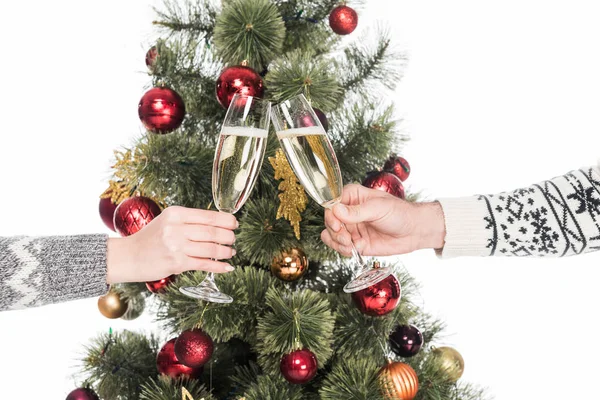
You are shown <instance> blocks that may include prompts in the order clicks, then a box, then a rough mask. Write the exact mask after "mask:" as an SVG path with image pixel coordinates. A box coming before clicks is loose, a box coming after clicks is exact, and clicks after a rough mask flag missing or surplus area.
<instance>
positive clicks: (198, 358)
mask: <svg viewBox="0 0 600 400" xmlns="http://www.w3.org/2000/svg"><path fill="white" fill-rule="evenodd" d="M213 350H214V344H213V341H212V339H211V337H210V336H208V335H207V334H206V333H204V331H203V330H202V329H192V330H187V331H183V332H182V333H181V335H179V337H178V338H177V340H176V341H175V356H176V357H177V359H178V360H179V362H180V363H182V364H183V365H187V366H188V367H192V368H198V367H201V366H203V365H204V364H206V363H207V362H208V361H209V360H210V357H212V354H213Z"/></svg>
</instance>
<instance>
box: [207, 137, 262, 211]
mask: <svg viewBox="0 0 600 400" xmlns="http://www.w3.org/2000/svg"><path fill="white" fill-rule="evenodd" d="M267 135H268V131H267V130H265V129H258V128H252V127H248V128H245V127H223V129H222V130H221V135H220V137H219V144H218V145H217V150H216V152H215V163H214V170H213V176H212V179H213V181H212V187H213V198H214V201H215V206H216V207H217V208H218V209H219V210H220V211H223V212H227V213H231V214H235V213H236V212H237V211H238V210H239V209H240V208H241V207H242V205H243V204H244V203H245V202H246V200H247V199H248V196H249V195H250V193H251V192H252V188H253V187H254V184H255V183H256V179H257V178H258V174H259V171H260V167H261V163H262V160H263V156H264V153H265V148H266V144H267Z"/></svg>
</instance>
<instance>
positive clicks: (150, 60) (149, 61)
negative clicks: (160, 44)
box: [146, 46, 158, 71]
mask: <svg viewBox="0 0 600 400" xmlns="http://www.w3.org/2000/svg"><path fill="white" fill-rule="evenodd" d="M157 57H158V49H157V48H156V46H152V47H151V48H150V50H148V52H147V53H146V67H148V69H149V70H150V71H152V70H153V69H154V63H155V62H156V58H157Z"/></svg>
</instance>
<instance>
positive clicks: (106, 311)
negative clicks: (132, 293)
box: [98, 290, 128, 319]
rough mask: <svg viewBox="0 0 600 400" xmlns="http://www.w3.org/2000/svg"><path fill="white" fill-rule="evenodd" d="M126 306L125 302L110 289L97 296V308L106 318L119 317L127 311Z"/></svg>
mask: <svg viewBox="0 0 600 400" xmlns="http://www.w3.org/2000/svg"><path fill="white" fill-rule="evenodd" d="M127 306H128V304H127V302H126V301H125V300H124V299H123V298H121V296H120V295H119V294H118V293H117V292H114V291H112V290H111V291H109V292H108V293H106V294H105V295H104V296H100V297H99V298H98V309H99V310H100V312H101V313H102V315H104V316H105V317H106V318H110V319H115V318H121V317H122V316H123V314H125V312H126V311H127Z"/></svg>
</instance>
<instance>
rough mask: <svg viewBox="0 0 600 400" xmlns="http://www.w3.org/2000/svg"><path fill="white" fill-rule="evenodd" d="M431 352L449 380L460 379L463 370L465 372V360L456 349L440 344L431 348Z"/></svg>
mask: <svg viewBox="0 0 600 400" xmlns="http://www.w3.org/2000/svg"><path fill="white" fill-rule="evenodd" d="M431 353H432V355H433V356H434V357H435V358H436V361H437V362H438V363H439V364H440V368H441V369H442V370H444V372H445V373H446V375H448V379H449V380H450V381H451V382H456V381H457V380H459V379H460V377H461V376H462V374H463V372H465V360H463V358H462V356H461V355H460V353H459V352H458V351H456V350H454V349H453V348H452V347H447V346H442V347H437V348H435V349H433V350H432V352H431Z"/></svg>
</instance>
